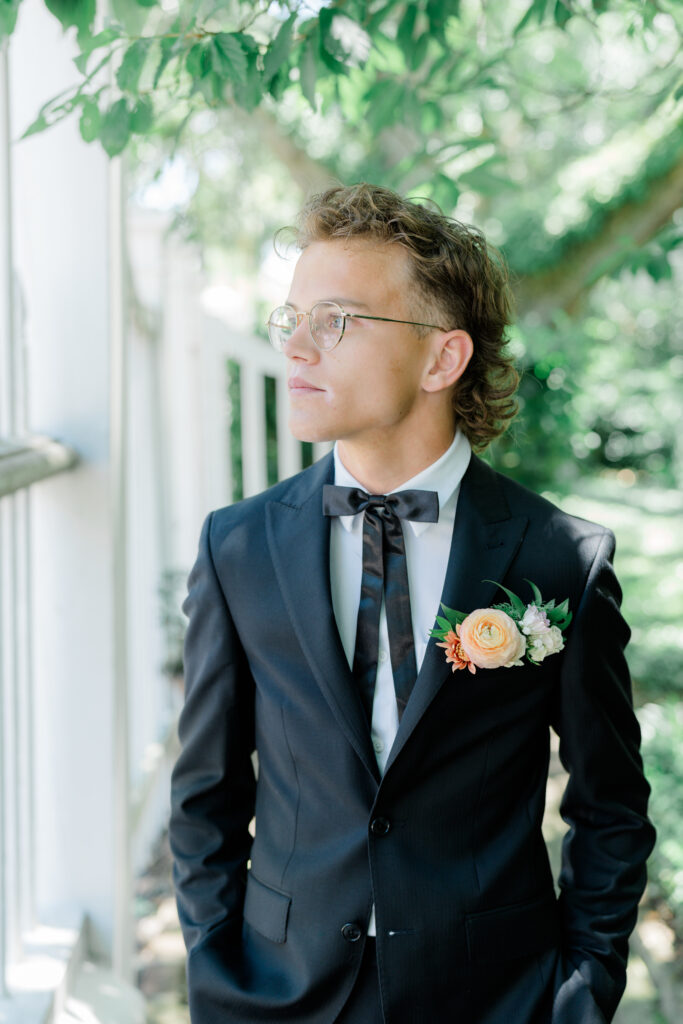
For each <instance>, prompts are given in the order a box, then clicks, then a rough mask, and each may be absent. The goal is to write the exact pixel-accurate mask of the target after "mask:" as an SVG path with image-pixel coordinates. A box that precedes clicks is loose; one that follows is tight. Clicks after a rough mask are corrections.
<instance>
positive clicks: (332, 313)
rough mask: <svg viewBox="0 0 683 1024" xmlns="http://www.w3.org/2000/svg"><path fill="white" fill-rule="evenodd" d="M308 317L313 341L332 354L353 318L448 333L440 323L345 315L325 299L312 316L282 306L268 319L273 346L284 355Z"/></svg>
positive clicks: (290, 307)
mask: <svg viewBox="0 0 683 1024" xmlns="http://www.w3.org/2000/svg"><path fill="white" fill-rule="evenodd" d="M304 317H308V328H309V330H310V332H311V337H312V338H313V341H314V342H315V344H316V345H317V346H318V348H320V349H323V350H324V351H325V352H329V350H330V349H332V348H334V347H335V345H338V344H339V342H340V341H341V340H342V338H343V337H344V331H345V330H346V321H347V320H348V319H349V318H352V319H355V320H382V321H383V322H384V323H388V324H410V325H411V326H413V327H432V328H433V329H434V330H435V331H445V330H447V328H446V327H438V326H437V325H436V324H422V323H418V322H417V321H415V320H394V319H393V318H392V317H388V316H367V315H366V314H365V313H345V312H344V310H343V309H342V307H341V306H340V305H339V303H337V302H331V301H329V300H324V301H322V302H316V303H315V305H314V306H312V307H311V310H310V312H309V313H299V312H297V310H296V309H294V306H290V305H284V306H278V307H277V309H274V310H273V312H272V313H271V314H270V316H269V317H268V324H267V327H268V337H269V338H270V342H271V345H272V346H273V348H275V349H277V351H278V352H282V350H283V348H284V347H285V343H286V342H287V341H289V339H290V338H291V337H292V335H293V334H294V331H295V330H296V329H297V327H298V326H299V324H300V323H301V321H302V320H303V319H304Z"/></svg>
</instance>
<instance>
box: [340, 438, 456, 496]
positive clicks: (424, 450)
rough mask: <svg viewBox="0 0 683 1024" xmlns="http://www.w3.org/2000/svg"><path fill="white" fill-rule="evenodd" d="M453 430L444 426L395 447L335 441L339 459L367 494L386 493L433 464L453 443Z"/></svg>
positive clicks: (369, 442)
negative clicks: (406, 443) (407, 443)
mask: <svg viewBox="0 0 683 1024" xmlns="http://www.w3.org/2000/svg"><path fill="white" fill-rule="evenodd" d="M454 436H455V427H454V426H453V424H452V423H451V424H449V425H445V424H444V425H443V426H442V428H441V429H435V430H434V431H433V432H432V433H430V434H426V435H421V436H417V437H413V438H412V439H411V440H410V444H409V445H404V446H396V445H393V444H392V443H391V442H387V441H385V442H384V443H382V439H381V438H378V439H375V440H364V441H363V442H359V441H355V440H350V439H348V438H347V439H345V440H340V441H339V442H338V445H337V448H338V452H339V457H340V458H341V461H342V462H343V463H344V466H345V467H346V469H347V470H348V471H349V473H351V475H352V476H354V477H355V478H356V480H358V482H359V483H360V484H362V486H363V487H364V489H365V490H366V491H367V492H368V494H389V493H390V492H391V491H393V490H395V489H396V488H397V487H399V486H400V485H401V484H403V483H405V481H406V480H410V479H412V477H414V476H416V475H417V474H418V473H420V472H421V471H422V470H423V469H426V468H427V466H431V465H432V463H433V462H436V460H437V459H439V458H440V457H441V456H442V455H443V453H444V452H445V451H447V450H448V449H449V448H450V446H451V444H452V443H453V438H454Z"/></svg>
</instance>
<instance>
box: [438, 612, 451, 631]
mask: <svg viewBox="0 0 683 1024" xmlns="http://www.w3.org/2000/svg"><path fill="white" fill-rule="evenodd" d="M436 621H437V622H438V623H439V626H440V627H441V629H445V630H446V632H448V631H449V630H450V629H452V628H453V627H452V625H451V623H450V622H449V621H448V619H444V617H443V615H437V617H436Z"/></svg>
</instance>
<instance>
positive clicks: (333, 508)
mask: <svg viewBox="0 0 683 1024" xmlns="http://www.w3.org/2000/svg"><path fill="white" fill-rule="evenodd" d="M366 509H371V510H372V511H376V512H377V513H378V514H379V515H381V516H383V518H385V519H387V518H388V517H390V516H391V515H393V516H396V517H398V518H399V519H412V520H414V521H417V522H421V523H438V521H439V495H438V494H437V493H436V491H396V492H395V493H394V494H368V493H367V492H366V491H362V490H361V489H360V487H337V486H335V485H334V484H325V485H324V486H323V514H324V515H326V516H353V515H355V514H356V513H357V512H364V511H365V510H366Z"/></svg>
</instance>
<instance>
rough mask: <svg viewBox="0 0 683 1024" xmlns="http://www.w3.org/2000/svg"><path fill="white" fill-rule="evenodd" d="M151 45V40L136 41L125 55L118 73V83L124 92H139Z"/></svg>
mask: <svg viewBox="0 0 683 1024" xmlns="http://www.w3.org/2000/svg"><path fill="white" fill-rule="evenodd" d="M151 43H152V40H151V39H136V40H135V42H134V43H132V44H131V45H130V46H129V47H128V49H127V50H126V52H125V53H124V55H123V60H122V61H121V64H120V65H119V69H118V71H117V72H116V81H117V83H118V86H119V89H121V91H122V92H131V93H134V92H135V91H136V90H137V87H138V82H139V80H140V75H141V73H142V68H143V66H144V63H145V60H146V58H147V54H148V53H149V48H150V45H151Z"/></svg>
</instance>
